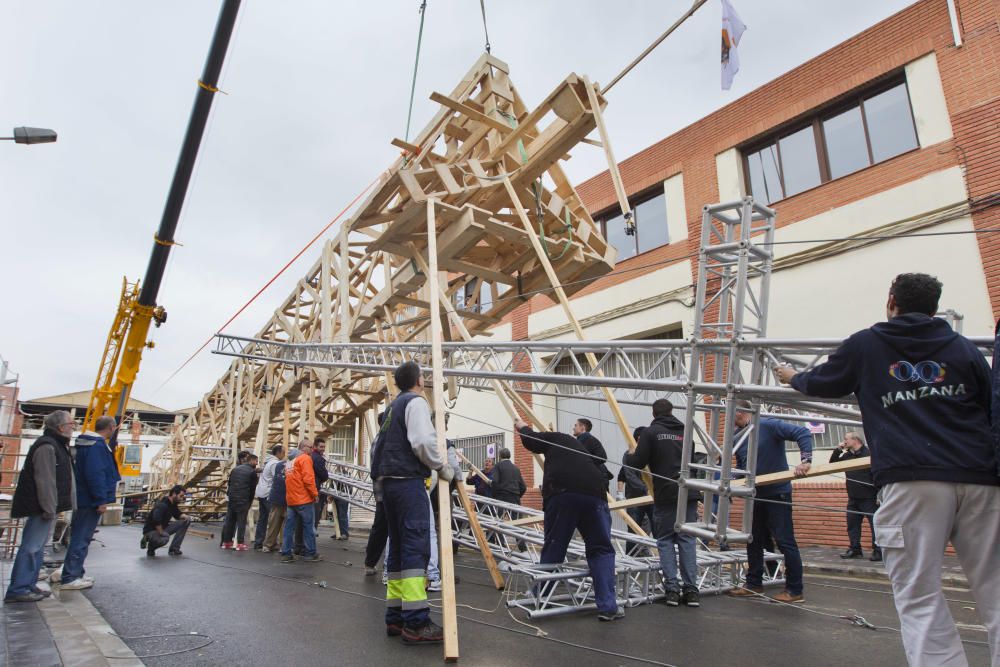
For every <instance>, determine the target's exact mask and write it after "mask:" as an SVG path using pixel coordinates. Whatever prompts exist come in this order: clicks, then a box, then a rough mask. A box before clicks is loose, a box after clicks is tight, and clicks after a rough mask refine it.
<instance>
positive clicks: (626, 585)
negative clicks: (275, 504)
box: [321, 462, 784, 618]
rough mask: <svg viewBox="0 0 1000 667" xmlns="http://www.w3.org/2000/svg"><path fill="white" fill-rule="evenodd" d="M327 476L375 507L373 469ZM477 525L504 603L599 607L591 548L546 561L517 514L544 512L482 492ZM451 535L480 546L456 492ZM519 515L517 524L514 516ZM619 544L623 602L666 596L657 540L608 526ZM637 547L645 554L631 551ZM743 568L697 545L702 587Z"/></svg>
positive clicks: (535, 611) (526, 607)
mask: <svg viewBox="0 0 1000 667" xmlns="http://www.w3.org/2000/svg"><path fill="white" fill-rule="evenodd" d="M328 467H329V470H330V481H329V482H328V483H327V485H325V486H324V488H323V489H321V491H322V492H323V493H324V494H326V495H329V496H334V497H337V498H339V499H342V500H345V501H347V502H349V503H350V504H352V505H354V506H356V507H359V508H362V509H366V510H370V511H373V512H374V511H375V498H374V493H373V491H372V484H371V477H370V476H369V471H368V468H365V467H363V466H358V465H353V464H348V463H339V462H338V463H330V464H329V466H328ZM471 499H472V503H473V508H474V511H475V513H476V516H477V517H478V519H479V524H480V526H481V527H482V530H483V532H484V533H485V535H486V539H487V543H488V544H489V547H490V551H491V552H492V553H493V557H494V558H495V559H496V560H497V562H498V563H500V567H501V569H502V570H503V571H504V572H505V573H506V576H507V577H508V578H509V580H510V581H509V585H508V591H509V596H508V600H507V606H508V607H511V608H517V609H520V610H522V611H524V612H525V613H527V615H528V616H529V617H530V618H544V617H548V616H556V615H561V614H568V613H574V612H579V611H588V610H593V609H595V608H596V605H595V602H594V595H593V584H592V582H591V579H590V573H589V570H588V567H587V560H586V549H585V547H584V544H583V542H582V541H580V540H573V541H571V542H570V545H569V548H568V550H567V553H566V556H567V560H566V562H565V563H560V564H541V563H539V562H538V561H539V556H540V554H541V549H542V546H543V545H544V543H545V533H544V532H543V531H542V530H540V529H539V528H538V526H540V522H539V523H532V524H522V525H518V524H517V523H516V522H517V521H518V520H524V519H537V518H539V517H541V516H542V512H540V511H539V510H535V509H532V508H529V507H524V506H522V505H514V504H511V503H505V502H501V501H498V500H494V499H493V498H487V497H484V496H477V495H472V496H471ZM451 511H452V526H453V534H452V537H453V539H454V540H455V541H456V542H458V543H459V544H461V545H462V546H465V547H468V548H469V549H472V550H476V551H478V550H479V545H478V543H477V542H476V538H475V536H474V535H473V532H472V527H471V525H470V522H469V518H468V515H467V514H466V513H465V510H464V509H463V507H462V505H461V503H459V502H458V501H457V497H456V496H455V495H454V494H453V505H452V508H451ZM512 522H514V523H512ZM611 537H612V544H613V545H614V547H615V576H616V584H615V585H616V590H617V591H618V601H619V604H623V605H628V606H636V605H640V604H651V603H653V602H656V601H658V600H661V599H663V597H664V589H663V577H662V574H661V572H660V561H659V558H658V557H657V556H656V555H655V554H656V552H655V549H656V540H653V539H651V538H644V537H638V536H636V535H634V534H632V533H628V532H625V531H620V530H612V531H611ZM634 549H639V550H640V551H639V553H641V554H644V555H637V556H633V555H629V554H630V553H631V552H632V550H634ZM765 560H766V561H767V563H768V564H769V567H768V568H766V571H767V573H766V577H767V578H766V580H765V584H766V585H770V584H780V583H783V581H784V566H783V559H782V557H781V555H779V554H773V553H767V554H766V555H765ZM745 574H746V556H745V555H744V554H743V553H739V552H736V551H710V550H708V549H707V548H705V547H704V545H703V544H699V549H698V587H699V590H701V591H702V592H703V593H706V594H709V593H722V592H724V591H727V590H729V589H731V588H734V587H736V586H739V585H740V584H741V582H742V581H743V580H744V578H745Z"/></svg>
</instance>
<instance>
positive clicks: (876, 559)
mask: <svg viewBox="0 0 1000 667" xmlns="http://www.w3.org/2000/svg"><path fill="white" fill-rule="evenodd" d="M868 560H870V561H872V562H873V563H881V562H882V550H881V549H875V550H874V551H872V555H871V556H870V557H869V558H868Z"/></svg>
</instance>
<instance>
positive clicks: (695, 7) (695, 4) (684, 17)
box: [601, 0, 707, 95]
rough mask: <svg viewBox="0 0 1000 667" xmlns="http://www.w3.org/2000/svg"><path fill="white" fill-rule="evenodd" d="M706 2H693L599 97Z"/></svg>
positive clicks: (697, 0) (699, 0)
mask: <svg viewBox="0 0 1000 667" xmlns="http://www.w3.org/2000/svg"><path fill="white" fill-rule="evenodd" d="M706 1H707V0H695V3H694V4H693V5H691V9H689V10H687V12H685V13H684V16H682V17H680V18H679V19H677V21H675V22H674V24H673V25H672V26H670V27H669V28H667V31H666V32H665V33H663V34H662V35H660V36H659V37H657V38H656V39H655V40H654V41H653V43H652V44H650V45H649V46H647V47H646V50H645V51H643V52H642V53H640V54H639V57H638V58H636V59H635V60H633V61H632V62H630V63H629V64H628V65H627V66H626V67H625V69H623V70H622V71H621V72H619V73H618V76H616V77H615V78H613V79H611V83H609V84H608V85H606V86H604V89H603V90H601V95H604V94H606V93H607V92H608V91H609V90H611V87H612V86H613V85H615V84H616V83H618V82H619V81H620V80H621V79H622V77H624V76H625V75H626V74H628V73H629V72H631V71H632V68H633V67H635V66H636V65H638V64H639V62H640V61H641V60H642V59H643V58H645V57H646V56H648V55H649V54H650V53H651V52H652V51H653V49H655V48H656V47H657V46H659V45H660V42H662V41H663V40H665V39H666V38H667V37H669V36H670V33H672V32H673V31H674V30H676V29H677V28H679V27H680V25H681V24H682V23H684V22H685V21H687V20H688V19H689V18H690V17H691V15H692V14H694V13H695V12H696V11H698V8H699V7H701V6H702V5H703V4H705V2H706Z"/></svg>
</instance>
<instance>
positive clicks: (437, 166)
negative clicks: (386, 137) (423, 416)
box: [151, 55, 615, 509]
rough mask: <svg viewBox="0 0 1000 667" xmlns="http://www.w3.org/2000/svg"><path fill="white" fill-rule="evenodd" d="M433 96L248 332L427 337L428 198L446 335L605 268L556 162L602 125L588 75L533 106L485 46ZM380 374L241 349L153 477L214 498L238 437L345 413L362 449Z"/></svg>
mask: <svg viewBox="0 0 1000 667" xmlns="http://www.w3.org/2000/svg"><path fill="white" fill-rule="evenodd" d="M431 98H432V99H433V100H434V101H436V102H438V103H439V104H440V105H441V108H440V110H439V111H438V113H437V114H436V115H435V116H434V118H433V119H432V120H431V122H430V123H429V124H428V125H427V127H426V128H425V129H424V130H423V131H422V132H421V133H420V134H419V135H418V136H417V138H416V139H415V140H414V141H413V142H410V143H407V142H403V141H401V140H398V139H397V140H394V141H393V142H392V143H393V144H394V145H396V146H399V147H401V148H402V149H403V154H402V155H401V156H400V158H399V159H397V160H396V162H395V163H394V164H393V165H392V167H391V168H390V169H389V170H388V171H387V172H386V173H385V174H384V175H383V177H382V178H381V180H380V182H379V184H378V186H377V187H376V188H375V190H374V192H373V193H372V194H371V195H370V196H369V197H368V198H367V200H365V201H364V203H363V204H361V206H360V207H359V208H358V210H357V211H356V213H355V214H354V216H353V217H352V218H351V219H349V220H348V221H346V222H345V223H344V224H343V225H342V227H341V229H340V232H339V233H338V234H337V235H336V236H335V237H333V238H330V239H329V240H327V241H326V242H325V243H324V245H323V248H322V251H321V253H320V257H319V258H318V260H317V261H316V262H315V263H314V264H313V266H312V267H311V268H310V270H309V271H308V273H307V274H306V276H305V277H304V278H303V279H302V280H300V281H299V283H298V284H297V285H296V287H295V289H294V290H293V292H292V294H291V295H289V297H288V298H287V299H286V300H285V301H284V302H283V303H282V304H281V306H280V307H279V308H278V309H277V310H276V311H275V312H274V314H273V316H272V317H271V318H270V319H269V320H268V322H267V323H266V325H265V326H264V327H263V328H262V329H261V330H260V332H259V333H258V334H257V336H256V337H257V338H262V339H266V340H281V341H291V342H317V343H329V342H390V341H399V342H403V341H421V340H429V332H430V324H431V314H432V312H433V313H434V314H437V313H438V309H437V304H436V300H435V298H434V294H433V291H432V287H431V285H430V284H429V281H428V276H427V273H428V268H427V267H428V265H429V263H430V262H429V259H430V258H428V254H427V246H428V228H427V219H428V215H427V214H428V210H433V212H434V216H433V220H434V230H435V232H436V242H437V253H436V256H435V258H434V259H436V263H437V268H438V270H439V271H440V272H441V274H440V276H439V277H440V287H439V290H438V293H439V294H438V296H439V297H440V296H441V295H444V297H446V298H447V301H448V304H449V307H448V310H449V312H451V314H452V319H451V321H450V322H449V321H448V320H447V319H446V318H445V317H444V316H442V324H443V326H442V338H443V339H444V340H452V339H457V338H461V337H468V336H476V335H480V334H483V335H488V330H489V328H490V327H492V326H494V325H496V324H498V323H499V322H501V320H502V318H503V317H504V316H505V315H506V314H508V313H510V312H511V311H512V310H514V309H515V308H517V307H518V306H519V305H520V304H521V303H522V302H523V301H524V300H526V299H527V298H528V295H530V294H532V293H533V292H534V291H535V290H538V289H545V288H549V287H551V285H552V278H553V277H555V278H557V279H558V281H559V282H560V283H562V284H563V285H565V288H564V289H565V292H566V293H568V294H572V293H573V292H574V291H575V290H576V289H579V287H580V286H582V284H581V283H578V282H576V281H579V280H581V279H587V278H592V277H595V276H599V275H602V274H604V273H607V272H608V271H610V270H611V268H612V267H613V265H614V260H615V250H614V248H613V247H611V246H609V245H608V243H607V242H606V241H605V240H604V238H603V237H602V235H601V233H600V230H599V228H598V226H597V225H596V224H595V223H594V221H593V220H592V219H591V217H590V215H589V213H588V212H587V211H586V209H585V208H584V207H583V205H582V203H581V202H580V198H579V197H578V196H577V193H576V191H575V190H574V188H573V186H572V185H571V184H570V182H569V180H568V179H567V178H566V175H565V173H564V172H563V170H562V168H561V166H560V161H561V160H562V159H566V158H568V155H567V151H568V150H570V149H571V148H573V147H574V146H575V145H576V144H577V143H579V142H580V141H581V140H582V139H584V138H585V137H586V136H587V134H589V133H590V132H592V131H593V130H594V129H595V128H596V127H597V118H598V116H599V114H600V108H599V107H600V106H603V105H604V104H605V102H604V100H603V98H602V97H601V96H600V94H599V93H598V92H597V90H596V86H594V85H593V84H590V83H589V82H587V81H586V79H584V78H581V77H578V76H576V75H571V76H569V77H568V78H566V79H565V80H564V81H562V82H560V83H559V84H558V85H557V86H556V87H555V89H554V90H553V91H552V93H551V94H550V95H548V96H547V97H546V98H545V99H544V100H543V101H542V103H541V104H539V105H538V106H537V107H535V108H534V109H529V108H528V107H527V106H526V104H525V102H524V100H523V99H522V98H521V96H520V95H519V94H518V92H517V89H516V88H515V87H514V86H513V84H512V83H511V80H510V78H509V76H508V68H507V65H506V64H504V63H503V62H502V61H500V60H498V59H497V58H494V57H492V56H490V55H483V56H482V57H481V58H480V59H479V60H478V62H476V64H475V65H474V66H473V67H472V69H471V70H470V71H469V72H468V74H466V75H465V77H463V79H462V81H461V82H460V83H459V84H458V85H457V86H456V87H455V88H454V90H452V91H451V92H450V94H448V95H444V94H440V93H433V94H432V95H431ZM594 104H597V105H598V106H597V107H595V106H594ZM522 206H523V208H522ZM526 226H527V227H529V228H527V229H526ZM540 253H541V254H540ZM442 300H443V299H442ZM432 309H433V311H432ZM386 382H387V378H386V376H385V375H384V374H373V373H363V372H352V371H347V370H344V371H324V370H310V369H293V368H291V367H288V366H285V365H283V364H279V363H272V362H267V363H264V362H257V361H253V360H244V359H237V360H235V361H234V362H233V363H232V364H231V365H230V367H229V369H228V370H227V371H226V373H225V374H224V375H223V376H222V377H221V378H220V379H219V380H218V382H217V383H216V385H215V386H214V387H213V388H212V390H211V391H209V392H208V393H207V394H205V396H204V397H203V398H202V400H201V401H200V403H199V404H198V406H197V409H196V410H195V411H194V412H193V414H192V415H191V416H189V417H188V418H187V419H185V420H184V421H183V423H182V424H181V425H180V426H179V427H178V428H177V432H176V434H175V435H174V437H173V438H172V440H171V441H170V443H169V444H168V445H167V446H165V447H164V448H163V449H162V450H161V452H160V454H159V455H158V456H157V458H156V459H155V460H154V470H156V479H154V480H153V482H152V484H151V487H153V488H156V487H165V486H169V485H170V484H172V483H190V482H192V481H196V482H197V484H196V486H197V487H199V488H201V489H204V492H203V493H202V494H201V495H204V496H205V497H206V498H217V497H218V494H217V493H212V492H211V490H212V489H217V488H218V487H219V484H220V483H221V480H222V479H224V476H225V474H227V472H228V470H229V469H230V467H231V466H232V464H233V463H234V462H235V457H236V454H237V452H238V451H239V450H241V449H252V450H255V451H256V452H257V453H258V454H262V453H263V452H264V451H265V450H266V448H268V447H269V446H271V445H273V444H276V443H284V444H286V445H288V444H292V443H294V442H295V441H296V440H297V439H298V438H301V437H309V436H315V435H329V434H330V433H331V432H332V431H333V430H334V429H335V428H336V427H338V426H344V425H348V426H350V425H353V426H355V429H356V430H355V432H356V434H357V436H358V441H359V443H361V446H360V447H359V448H358V457H359V458H361V451H362V449H361V447H363V446H365V445H366V444H367V443H368V442H370V440H371V438H372V435H373V431H374V427H375V412H374V411H375V409H376V408H377V407H378V406H379V405H381V404H383V403H384V401H385V398H386V396H387V393H386V392H387V384H386ZM508 389H509V388H508ZM511 393H513V392H511ZM517 403H518V404H519V405H523V401H521V400H519V397H518V400H517ZM212 509H214V507H213V508H212Z"/></svg>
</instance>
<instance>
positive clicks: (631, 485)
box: [617, 426, 656, 556]
mask: <svg viewBox="0 0 1000 667" xmlns="http://www.w3.org/2000/svg"><path fill="white" fill-rule="evenodd" d="M645 430H646V427H645V426H637V427H636V429H635V430H634V431H632V437H633V438H634V439H635V441H636V442H637V443H638V442H639V438H641V437H642V432H643V431H645ZM627 457H628V452H625V453H624V454H622V464H623V465H622V467H621V469H620V470H619V471H618V495H617V499H618V500H622V499H625V500H629V499H631V498H641V497H643V496H645V495H647V494H648V493H649V489H647V488H646V483H645V482H643V481H642V473H640V472H639V471H638V470H636V469H634V468H632V467H631V466H629V465H628V464H626V463H625V459H626V458H627ZM625 511H626V512H627V513H628V515H629V516H630V517H632V520H633V521H635V524H636V525H637V526H639V527H640V528H642V529H643V530H645V531H646V534H647V535H655V534H656V519H655V518H654V517H653V505H652V503H650V504H649V505H640V506H639V507H629V508H627V509H626V510H625ZM647 520H648V521H649V528H648V529H647V528H646V527H644V526H643V522H645V521H647ZM628 531H629V532H630V533H631V532H632V528H631V527H629V529H628ZM645 553H646V548H645V547H643V546H641V545H638V544H630V545H629V547H628V555H629V556H639V555H643V554H645Z"/></svg>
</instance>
